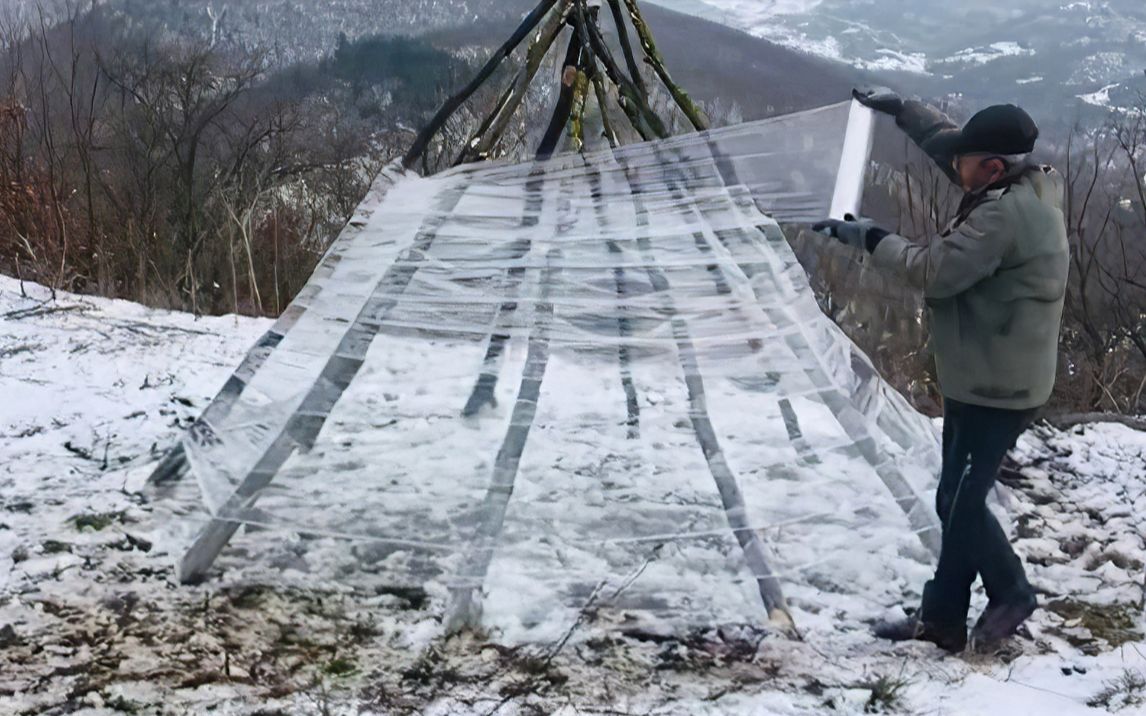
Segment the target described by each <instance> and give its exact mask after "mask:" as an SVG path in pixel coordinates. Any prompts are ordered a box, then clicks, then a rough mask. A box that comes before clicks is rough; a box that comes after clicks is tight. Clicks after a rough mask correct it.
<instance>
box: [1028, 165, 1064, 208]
mask: <svg viewBox="0 0 1146 716" xmlns="http://www.w3.org/2000/svg"><path fill="white" fill-rule="evenodd" d="M1019 183H1021V184H1027V185H1029V186H1030V187H1031V189H1032V190H1033V191H1034V192H1035V195H1036V196H1037V197H1038V198H1039V199H1040V200H1042V201H1043V202H1044V203H1046V204H1050V205H1051V206H1053V207H1054V208H1056V209H1062V206H1063V197H1064V196H1065V192H1064V190H1065V188H1066V182H1065V181H1064V180H1063V178H1062V175H1061V174H1059V173H1058V171H1056V170H1055V169H1054V168H1053V167H1049V166H1032V167H1028V168H1027V170H1026V171H1024V172H1023V174H1022V176H1020V177H1019Z"/></svg>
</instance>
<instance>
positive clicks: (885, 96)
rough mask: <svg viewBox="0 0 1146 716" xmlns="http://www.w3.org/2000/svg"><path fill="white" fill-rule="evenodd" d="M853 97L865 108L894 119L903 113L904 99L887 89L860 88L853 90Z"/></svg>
mask: <svg viewBox="0 0 1146 716" xmlns="http://www.w3.org/2000/svg"><path fill="white" fill-rule="evenodd" d="M852 97H854V98H855V99H856V101H858V102H859V103H860V104H862V105H863V106H865V107H871V108H872V109H874V110H875V111H876V112H883V113H884V114H890V115H891V116H892V117H898V116H899V113H900V112H902V111H903V98H902V97H900V96H899V95H898V94H896V93H895V92H893V91H891V90H890V89H888V88H887V87H859V88H857V89H854V90H852Z"/></svg>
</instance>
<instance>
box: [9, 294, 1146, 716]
mask: <svg viewBox="0 0 1146 716" xmlns="http://www.w3.org/2000/svg"><path fill="white" fill-rule="evenodd" d="M49 298H50V296H49V295H48V292H47V291H45V290H44V289H43V288H41V287H38V286H31V285H25V286H23V287H21V286H20V284H19V283H18V282H16V281H14V280H11V279H7V278H3V277H0V395H3V401H2V402H0V713H4V714H7V713H13V714H25V713H29V714H30V713H73V712H79V713H89V714H103V713H122V712H135V713H171V714H183V713H206V712H212V713H224V714H232V713H233V714H254V713H262V714H276V713H282V714H304V713H314V714H324V713H377V714H383V713H385V714H389V713H427V714H469V713H474V714H492V713H501V714H512V713H561V714H574V713H582V714H585V713H632V714H645V713H653V714H730V713H732V714H772V713H777V714H819V713H825V712H829V711H831V712H834V713H863V712H865V711H871V710H880V709H882V710H885V711H888V712H901V713H920V714H998V713H1006V714H1010V715H1013V716H1018V715H1019V714H1048V713H1054V714H1059V715H1062V716H1069V715H1070V714H1083V713H1094V712H1095V711H1094V710H1093V709H1091V708H1090V707H1089V706H1088V705H1087V704H1088V702H1093V703H1096V704H1097V703H1099V701H1095V699H1100V700H1102V699H1105V702H1106V703H1107V704H1108V706H1107V707H1104V708H1109V709H1110V710H1116V709H1118V708H1120V707H1124V708H1122V710H1121V713H1140V712H1143V708H1144V707H1143V706H1142V705H1141V704H1139V705H1137V706H1134V705H1132V704H1131V702H1132V701H1133V700H1134V699H1136V698H1137V699H1143V698H1146V686H1144V685H1143V680H1144V679H1146V656H1144V655H1146V643H1144V641H1143V636H1142V634H1141V629H1142V626H1143V623H1142V606H1143V605H1142V599H1143V562H1144V561H1146V552H1144V550H1143V543H1142V534H1143V531H1142V530H1143V517H1142V515H1144V514H1146V435H1144V434H1142V433H1139V432H1135V431H1133V430H1130V429H1129V428H1125V427H1122V426H1119V425H1113V424H1102V425H1092V426H1086V427H1082V428H1078V429H1076V430H1073V431H1070V432H1068V433H1063V432H1058V431H1054V430H1052V429H1050V428H1045V427H1039V428H1036V429H1034V430H1032V431H1030V432H1029V433H1028V434H1027V435H1026V436H1024V438H1023V440H1022V441H1021V443H1020V446H1019V448H1018V449H1017V450H1016V451H1015V453H1014V458H1015V460H1016V463H1017V465H1018V468H1017V470H1016V471H1015V473H1013V475H1012V479H1011V480H1009V486H1008V487H1006V488H1004V489H1002V490H1001V491H1000V502H1001V504H1002V505H1003V506H1004V507H1005V508H1006V509H1007V510H1008V511H1009V513H1010V518H1011V520H1012V522H1013V523H1014V525H1015V531H1016V540H1017V544H1018V549H1019V550H1020V552H1021V554H1023V556H1024V558H1025V560H1026V561H1027V563H1028V569H1029V571H1030V574H1031V577H1032V581H1033V583H1034V584H1035V585H1036V587H1037V588H1038V589H1039V590H1040V591H1041V592H1042V603H1043V605H1044V607H1045V608H1044V609H1043V610H1041V611H1040V612H1039V613H1038V615H1037V616H1036V618H1035V619H1034V620H1033V621H1032V623H1031V626H1030V630H1029V634H1027V635H1025V636H1023V637H1022V638H1018V639H1015V640H1014V641H1013V643H1010V644H1008V645H1006V647H1005V648H1004V649H1002V650H1001V651H1000V652H999V653H995V654H989V655H961V656H954V657H953V656H946V655H944V654H942V653H941V652H940V651H938V650H937V649H934V648H931V647H929V646H927V645H922V644H907V645H890V644H887V643H881V642H878V641H876V640H874V639H872V638H870V637H869V636H868V634H867V632H868V624H866V623H865V622H866V620H868V619H870V618H871V617H872V616H873V615H876V614H889V615H890V614H894V613H895V611H896V609H897V608H898V604H900V603H905V604H914V603H915V602H917V600H918V593H917V591H916V590H917V589H918V587H919V586H920V584H919V579H918V578H919V577H920V576H921V574H923V573H924V571H925V570H923V568H922V565H919V564H918V562H917V561H915V558H914V557H915V556H914V555H904V556H903V557H902V558H901V559H884V558H883V557H882V556H881V561H880V562H879V563H878V566H877V564H876V563H875V562H873V563H871V564H870V565H864V564H855V565H852V566H851V570H854V572H855V573H856V574H861V575H862V574H864V573H865V572H868V571H870V570H874V569H881V570H887V572H886V574H887V582H888V584H887V585H886V586H885V587H883V588H881V589H880V590H879V591H878V592H873V593H871V594H870V595H869V596H868V598H867V601H866V602H865V601H864V600H863V593H862V592H863V590H860V591H859V592H856V591H855V590H851V591H849V590H847V589H842V590H841V588H840V584H842V583H844V582H845V581H846V580H847V579H850V577H849V576H848V573H845V572H843V571H841V573H840V574H839V575H837V579H831V575H820V576H821V577H822V579H820V578H818V579H816V580H811V581H809V580H799V581H796V582H794V583H793V584H791V585H790V591H789V597H790V601H791V602H792V605H793V608H794V610H795V611H796V613H797V617H798V619H797V621H798V622H799V623H801V624H804V625H807V628H805V629H804V631H803V634H802V639H800V640H796V639H791V638H789V637H786V636H783V635H781V634H778V633H774V632H770V631H768V630H766V629H764V628H763V627H762V625H760V624H753V623H751V622H750V621H749V619H748V617H746V618H745V619H743V620H741V621H740V622H739V623H729V622H728V619H727V614H723V613H722V614H721V615H720V616H721V619H720V620H719V621H718V620H717V619H716V618H714V620H713V623H711V624H710V625H709V626H707V627H705V626H699V627H696V628H692V629H689V630H687V631H684V632H669V633H664V632H659V631H643V630H641V629H626V628H624V627H623V625H620V624H618V623H617V622H616V621H615V620H611V619H605V618H599V615H598V614H597V613H596V612H595V610H593V609H585V610H583V612H582V613H581V614H579V615H573V618H572V619H568V618H567V617H568V616H569V615H566V614H564V613H562V614H560V615H559V616H560V619H562V620H563V621H562V623H563V624H565V625H566V626H565V627H564V628H563V629H562V630H560V633H559V634H558V635H556V636H555V637H553V638H549V637H547V640H545V641H534V642H526V643H520V642H517V641H513V642H510V641H508V640H507V639H504V638H503V637H504V634H502V633H499V632H498V631H496V630H495V631H493V632H491V633H490V634H489V635H488V638H479V637H476V636H473V635H468V636H464V637H459V638H454V639H449V640H447V639H445V638H444V637H442V636H441V631H442V630H441V625H440V623H439V619H440V616H441V613H442V607H443V604H442V599H441V597H440V595H438V594H437V593H435V592H433V591H432V590H430V591H427V590H424V589H420V588H418V587H417V586H408V585H407V586H400V587H399V586H394V585H393V584H391V583H390V582H389V581H387V580H385V579H383V578H382V577H380V576H379V574H378V573H377V572H371V571H369V570H365V569H357V570H352V569H345V568H344V565H343V564H342V563H340V562H337V561H336V560H330V561H329V562H328V561H325V560H324V559H323V558H322V555H325V554H330V552H328V551H326V550H330V549H334V548H336V547H334V545H339V544H342V545H343V547H342V548H341V549H343V550H345V551H347V552H350V551H352V550H354V551H356V552H357V553H359V554H361V553H362V552H363V551H365V550H367V548H368V547H369V545H361V544H359V545H355V546H353V547H351V546H350V545H347V544H345V543H342V542H337V541H331V540H324V539H320V538H315V537H313V536H311V537H304V536H300V535H298V534H290V533H284V532H279V531H272V530H266V531H258V530H251V529H248V530H247V531H246V533H245V534H243V535H242V536H241V538H240V539H237V540H236V541H235V543H234V544H233V545H232V546H231V547H230V548H229V549H228V550H227V551H226V552H225V554H224V557H223V558H222V560H221V562H220V566H222V567H223V568H224V569H223V570H222V575H223V576H214V577H213V578H212V579H211V580H209V581H208V582H206V583H205V584H203V585H200V586H197V587H187V586H179V585H177V584H176V583H175V582H174V579H173V563H174V560H175V559H176V558H177V557H178V556H179V554H180V552H181V549H182V547H183V546H184V545H185V544H186V541H187V537H188V535H189V534H191V533H193V531H194V530H195V529H196V528H197V527H198V526H199V525H201V524H202V520H203V519H204V517H205V514H204V512H203V508H202V507H201V506H200V504H201V501H200V496H199V495H198V493H197V489H196V487H195V485H194V484H193V483H192V482H191V481H186V482H184V483H181V484H179V485H176V486H175V487H173V488H170V489H168V490H166V491H165V492H163V493H159V492H157V491H155V490H154V489H152V488H147V487H145V485H144V480H145V478H146V476H147V474H148V473H149V472H150V470H151V468H152V467H153V466H154V464H155V462H156V460H158V459H159V457H160V455H161V452H162V450H163V449H164V448H165V447H166V446H168V445H169V444H171V443H172V442H173V441H174V440H175V439H176V437H177V435H178V434H179V431H180V430H181V429H182V428H183V427H186V425H187V424H188V423H189V421H190V420H191V419H192V418H193V417H194V416H196V415H197V414H198V413H199V412H200V411H201V410H202V409H203V407H204V406H205V405H206V404H207V402H208V401H209V400H210V399H211V397H212V396H213V395H214V394H215V392H216V391H217V389H218V388H219V386H220V385H221V384H222V382H223V381H224V380H225V379H226V377H227V376H228V375H229V374H230V371H231V370H232V369H233V367H234V366H235V365H236V364H237V363H238V361H239V360H240V359H241V357H242V356H243V354H244V353H245V352H246V350H247V348H248V347H249V345H250V344H251V343H252V342H253V341H254V340H256V339H257V338H258V337H259V336H260V335H261V334H262V332H263V331H264V330H265V329H266V327H267V326H268V325H269V324H268V322H266V321H262V320H253V319H246V318H235V317H221V318H199V319H196V318H194V317H192V316H189V315H185V314H178V313H170V312H163V311H154V310H150V309H146V308H142V307H140V306H137V305H134V304H130V303H125V302H120V301H108V300H102V299H92V298H81V297H76V296H70V295H60V296H58V297H57V299H56V300H54V301H52V300H48V299H49ZM669 397H671V396H669ZM657 399H658V400H664V396H658V397H657ZM378 429H379V430H384V429H386V428H385V427H384V426H379V427H378ZM546 439H554V438H546ZM877 487H878V485H877ZM591 497H592V496H591V495H587V496H586V499H587V500H588V499H590V498H591ZM825 534H831V533H825ZM863 539H869V535H867V534H865V535H864V536H863ZM362 561H363V563H366V562H369V560H368V559H363V560H362ZM677 563H678V564H679V563H680V560H679V559H678V560H677ZM841 569H842V568H841ZM849 572H850V570H849ZM867 576H870V575H867ZM693 577H694V578H695V579H696V580H697V581H696V584H697V585H698V587H699V586H703V585H704V583H705V579H706V578H705V576H704V575H703V574H699V573H698V574H696V575H693ZM813 582H814V583H813ZM786 586H789V585H786ZM509 596H510V595H504V598H505V599H508V598H509ZM976 605H977V606H982V597H981V596H980V597H978V598H977V600H976ZM498 610H499V607H498V606H497V605H495V606H494V612H495V614H496V613H498ZM500 610H501V611H503V612H504V611H506V609H505V608H504V607H502V608H500ZM752 616H753V617H756V616H757V615H755V614H754V615H752ZM566 637H567V638H566ZM1100 697H1101V698H1100Z"/></svg>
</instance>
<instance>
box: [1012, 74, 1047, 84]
mask: <svg viewBox="0 0 1146 716" xmlns="http://www.w3.org/2000/svg"><path fill="white" fill-rule="evenodd" d="M1042 81H1043V78H1042V77H1041V76H1040V75H1034V76H1032V77H1024V78H1022V79H1018V80H1015V84H1020V85H1029V84H1031V83H1033V82H1042Z"/></svg>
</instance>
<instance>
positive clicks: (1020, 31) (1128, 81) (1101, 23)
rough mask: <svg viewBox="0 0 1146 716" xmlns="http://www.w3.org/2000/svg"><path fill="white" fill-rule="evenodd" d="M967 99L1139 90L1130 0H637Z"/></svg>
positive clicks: (1100, 98)
mask: <svg viewBox="0 0 1146 716" xmlns="http://www.w3.org/2000/svg"><path fill="white" fill-rule="evenodd" d="M647 1H651V2H656V3H657V4H659V5H662V6H664V7H668V8H672V9H674V10H678V11H681V12H687V13H690V14H694V15H697V16H699V17H704V18H707V19H710V20H714V21H716V22H721V23H723V24H726V25H729V26H731V27H737V28H740V29H743V30H744V31H746V32H748V33H750V34H752V35H755V36H757V37H761V38H765V39H768V40H771V41H773V42H777V43H779V44H782V45H784V46H786V47H791V48H795V49H799V50H801V51H804V52H808V53H811V54H814V55H818V56H821V57H826V58H829V59H834V60H838V61H840V62H843V63H846V64H849V65H852V66H854V67H858V68H862V69H866V70H872V71H878V72H881V73H883V74H884V75H885V76H887V77H888V78H889V79H890V80H891V81H892V82H893V83H895V84H897V85H898V86H899V87H901V88H904V89H908V90H912V91H916V92H919V93H921V94H924V95H927V96H932V97H939V96H951V97H955V98H958V97H959V96H960V95H962V96H964V97H965V98H966V100H967V101H968V102H969V103H974V104H982V103H985V102H989V101H1018V102H1020V103H1023V104H1024V105H1026V106H1030V107H1032V108H1033V110H1034V111H1035V112H1037V113H1039V114H1042V115H1044V116H1048V117H1049V116H1058V115H1063V114H1071V115H1073V113H1075V112H1076V111H1078V110H1079V107H1078V105H1080V104H1082V105H1090V106H1092V107H1102V108H1118V107H1125V106H1129V105H1130V104H1131V103H1132V102H1134V101H1135V100H1136V99H1137V96H1138V92H1139V91H1144V90H1146V2H1143V1H1142V0H1101V1H1100V0H1090V1H1073V2H1072V1H1071V0H1007V2H998V1H997V0H954V1H951V2H920V1H919V0H865V1H863V2H857V1H855V0H647Z"/></svg>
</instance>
